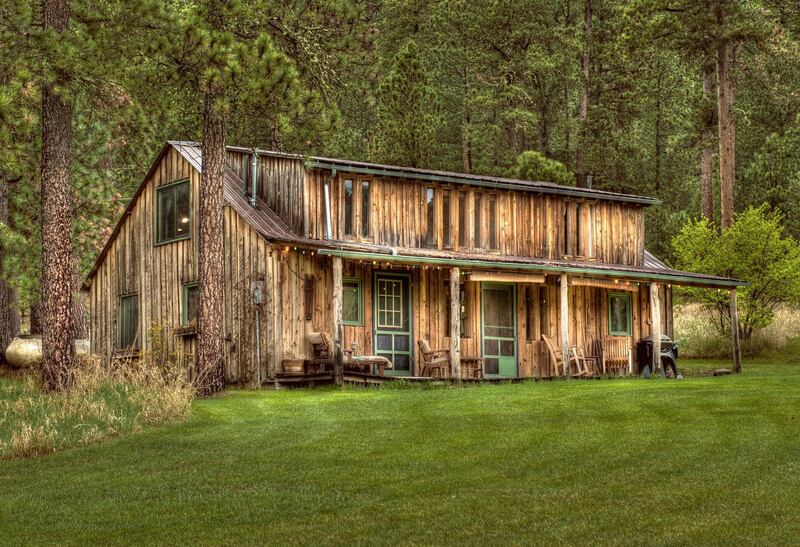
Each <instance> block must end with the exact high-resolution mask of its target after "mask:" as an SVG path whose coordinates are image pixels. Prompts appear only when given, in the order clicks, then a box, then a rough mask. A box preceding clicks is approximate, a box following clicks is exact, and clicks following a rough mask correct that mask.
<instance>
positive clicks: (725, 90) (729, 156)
mask: <svg viewBox="0 0 800 547" xmlns="http://www.w3.org/2000/svg"><path fill="white" fill-rule="evenodd" d="M715 16H716V19H717V27H718V29H720V32H723V31H724V29H725V13H724V11H723V9H722V6H721V5H720V3H717V6H716V8H715ZM716 49H717V52H716V53H717V115H718V118H719V205H720V219H721V224H722V227H723V228H728V227H729V226H730V225H731V224H732V223H733V203H734V202H733V191H734V183H735V181H736V120H735V118H734V115H733V104H734V91H735V86H734V82H733V75H732V74H731V71H732V68H733V66H734V65H735V64H736V49H737V48H736V45H735V44H732V43H730V41H729V40H725V39H720V40H719V42H718V43H717V48H716Z"/></svg>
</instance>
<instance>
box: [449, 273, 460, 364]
mask: <svg viewBox="0 0 800 547" xmlns="http://www.w3.org/2000/svg"><path fill="white" fill-rule="evenodd" d="M460 274H461V272H460V271H459V269H458V268H450V376H451V377H453V378H457V379H459V380H460V379H461V287H460V283H461V279H460Z"/></svg>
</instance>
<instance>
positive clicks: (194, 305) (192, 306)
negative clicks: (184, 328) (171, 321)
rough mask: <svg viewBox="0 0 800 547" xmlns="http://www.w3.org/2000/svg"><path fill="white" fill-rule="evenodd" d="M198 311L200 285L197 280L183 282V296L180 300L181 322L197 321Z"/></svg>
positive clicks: (185, 323)
mask: <svg viewBox="0 0 800 547" xmlns="http://www.w3.org/2000/svg"><path fill="white" fill-rule="evenodd" d="M199 312H200V285H198V284H197V282H193V283H184V285H183V298H182V300H181V324H182V325H189V324H192V323H197V315H198V313H199Z"/></svg>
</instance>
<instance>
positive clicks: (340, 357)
mask: <svg viewBox="0 0 800 547" xmlns="http://www.w3.org/2000/svg"><path fill="white" fill-rule="evenodd" d="M342 343H343V341H342V258H341V257H339V256H334V257H333V352H334V355H333V379H334V381H335V382H336V383H337V384H342V383H344V380H343V378H342V376H343V368H344V367H343V364H344V353H343V352H342Z"/></svg>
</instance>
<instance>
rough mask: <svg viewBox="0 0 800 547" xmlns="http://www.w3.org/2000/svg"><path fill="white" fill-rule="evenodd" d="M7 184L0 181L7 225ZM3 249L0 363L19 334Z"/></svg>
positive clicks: (1, 215) (0, 214) (0, 211)
mask: <svg viewBox="0 0 800 547" xmlns="http://www.w3.org/2000/svg"><path fill="white" fill-rule="evenodd" d="M8 196H9V187H8V182H7V181H6V180H5V179H3V180H0V222H2V223H3V224H4V225H8ZM4 260H5V249H4V248H3V246H2V245H0V362H4V361H5V355H6V348H7V347H8V345H9V344H10V343H11V340H12V339H13V338H14V337H15V336H16V335H17V334H18V333H19V309H18V308H17V292H16V290H14V288H12V287H11V286H10V285H9V284H8V280H7V279H6V276H5V272H4V271H3V261H4Z"/></svg>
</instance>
